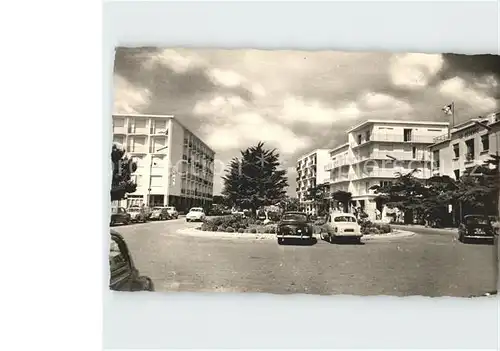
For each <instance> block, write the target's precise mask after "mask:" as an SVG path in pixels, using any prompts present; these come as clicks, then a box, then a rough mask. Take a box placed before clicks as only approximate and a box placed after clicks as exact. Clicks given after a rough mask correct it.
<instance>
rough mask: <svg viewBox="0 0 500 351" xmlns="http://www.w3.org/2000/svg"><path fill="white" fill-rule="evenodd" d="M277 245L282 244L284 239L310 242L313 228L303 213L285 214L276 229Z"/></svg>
mask: <svg viewBox="0 0 500 351" xmlns="http://www.w3.org/2000/svg"><path fill="white" fill-rule="evenodd" d="M276 236H277V238H278V244H282V243H283V242H284V240H285V238H289V237H293V238H300V239H308V240H311V239H312V238H313V227H312V225H311V223H310V222H309V218H308V216H307V214H306V213H304V212H285V213H283V215H282V216H281V219H280V221H279V223H278V226H277V228H276Z"/></svg>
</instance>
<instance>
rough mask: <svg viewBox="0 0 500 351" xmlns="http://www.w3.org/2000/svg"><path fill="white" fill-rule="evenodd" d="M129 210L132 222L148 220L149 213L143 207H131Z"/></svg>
mask: <svg viewBox="0 0 500 351" xmlns="http://www.w3.org/2000/svg"><path fill="white" fill-rule="evenodd" d="M127 212H128V213H129V214H130V220H131V222H135V223H139V222H142V223H146V222H147V220H148V217H147V213H146V211H145V210H144V208H143V207H130V208H129V209H128V210H127Z"/></svg>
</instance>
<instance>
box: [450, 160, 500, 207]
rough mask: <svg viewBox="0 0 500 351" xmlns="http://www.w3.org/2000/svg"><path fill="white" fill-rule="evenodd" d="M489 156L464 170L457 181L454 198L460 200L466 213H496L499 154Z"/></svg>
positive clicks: (499, 180)
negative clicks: (478, 163) (475, 165)
mask: <svg viewBox="0 0 500 351" xmlns="http://www.w3.org/2000/svg"><path fill="white" fill-rule="evenodd" d="M490 157H491V158H490V159H488V160H486V161H485V162H484V164H482V165H479V166H477V167H472V168H471V169H470V170H469V171H467V172H465V173H464V174H463V175H462V176H461V177H460V179H459V181H458V182H457V187H458V189H457V192H456V199H457V200H458V201H460V202H462V205H463V206H464V207H465V212H466V213H481V214H487V215H494V214H497V213H496V212H497V209H498V191H499V182H500V179H499V178H500V177H499V163H500V156H497V155H490Z"/></svg>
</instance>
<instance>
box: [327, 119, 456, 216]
mask: <svg viewBox="0 0 500 351" xmlns="http://www.w3.org/2000/svg"><path fill="white" fill-rule="evenodd" d="M448 125H449V123H447V122H420V121H387V120H368V121H365V122H363V123H361V124H359V125H357V126H354V127H352V128H351V129H349V130H348V131H347V135H348V142H347V143H346V144H343V145H340V146H339V147H337V148H335V149H333V150H331V152H330V158H331V160H330V162H329V164H328V165H327V166H326V167H325V168H324V169H325V171H328V172H329V173H330V180H329V183H330V192H331V193H333V192H335V191H337V190H344V191H349V192H350V193H351V194H352V203H351V205H352V206H356V207H360V208H362V209H364V211H365V212H366V213H367V214H368V216H369V218H370V219H372V220H374V219H376V214H377V206H376V203H375V201H374V198H375V197H376V196H377V195H376V194H375V193H374V191H373V190H371V189H370V188H371V187H372V186H374V185H383V184H384V183H386V182H392V181H393V180H394V179H395V178H396V176H397V173H398V172H399V173H403V174H404V173H408V172H410V171H411V170H413V169H418V170H419V172H417V173H416V174H415V176H416V177H419V178H428V177H430V175H431V155H430V152H429V149H428V146H429V145H431V144H432V143H433V142H434V138H436V137H438V136H440V135H443V134H446V133H448ZM378 210H379V211H380V214H381V215H382V214H383V212H384V211H385V209H383V208H379V209H378Z"/></svg>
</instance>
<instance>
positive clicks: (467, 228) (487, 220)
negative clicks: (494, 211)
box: [458, 214, 495, 243]
mask: <svg viewBox="0 0 500 351" xmlns="http://www.w3.org/2000/svg"><path fill="white" fill-rule="evenodd" d="M494 221H495V218H494V217H488V216H485V215H477V214H476V215H466V216H465V217H464V220H463V222H462V223H460V225H459V227H458V241H460V242H462V243H466V242H467V241H468V240H469V239H480V240H481V239H482V240H493V239H494V237H495V230H494V228H493V223H494Z"/></svg>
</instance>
